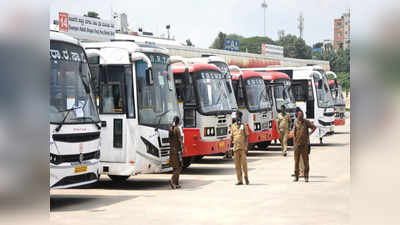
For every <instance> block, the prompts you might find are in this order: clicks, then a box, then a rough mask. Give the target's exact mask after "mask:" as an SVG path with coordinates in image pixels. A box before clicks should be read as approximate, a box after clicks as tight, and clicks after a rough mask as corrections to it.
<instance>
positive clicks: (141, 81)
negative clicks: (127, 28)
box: [84, 40, 180, 181]
mask: <svg viewBox="0 0 400 225" xmlns="http://www.w3.org/2000/svg"><path fill="white" fill-rule="evenodd" d="M84 46H85V48H86V52H87V54H88V56H89V64H90V68H91V70H92V74H93V77H94V79H93V80H92V82H93V86H94V87H95V88H96V91H95V93H96V97H97V104H98V107H99V111H100V118H101V120H102V126H103V132H102V140H103V141H102V152H101V160H100V161H101V163H100V164H101V167H100V172H101V174H106V175H108V176H109V177H110V178H111V179H112V180H115V181H123V180H126V179H127V178H128V177H129V176H131V175H135V174H138V173H160V172H166V171H170V170H171V167H170V166H169V165H168V164H167V160H168V159H169V152H170V145H169V143H168V127H169V125H170V124H171V123H172V119H173V117H175V116H179V117H180V114H179V108H178V102H177V98H176V90H175V84H174V79H173V75H172V69H171V63H172V62H171V60H170V57H169V55H168V50H166V49H164V48H160V47H157V46H156V45H151V44H144V43H135V42H133V41H122V40H121V41H112V42H102V43H100V42H98V43H85V44H84Z"/></svg>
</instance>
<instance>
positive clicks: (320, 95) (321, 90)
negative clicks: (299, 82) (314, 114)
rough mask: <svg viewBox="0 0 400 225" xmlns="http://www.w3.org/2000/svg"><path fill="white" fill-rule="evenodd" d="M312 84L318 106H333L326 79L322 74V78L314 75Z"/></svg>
mask: <svg viewBox="0 0 400 225" xmlns="http://www.w3.org/2000/svg"><path fill="white" fill-rule="evenodd" d="M314 86H315V90H316V92H317V99H318V107H320V108H330V107H333V99H332V95H331V92H330V88H329V84H328V80H327V79H326V76H325V75H324V74H323V75H322V79H321V78H320V77H319V76H314Z"/></svg>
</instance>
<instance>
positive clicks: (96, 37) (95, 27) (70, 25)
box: [58, 12, 115, 41]
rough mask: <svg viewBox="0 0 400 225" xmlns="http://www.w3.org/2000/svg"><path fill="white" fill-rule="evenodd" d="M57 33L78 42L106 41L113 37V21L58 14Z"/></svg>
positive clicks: (63, 13)
mask: <svg viewBox="0 0 400 225" xmlns="http://www.w3.org/2000/svg"><path fill="white" fill-rule="evenodd" d="M58 19H59V22H58V27H59V31H60V32H63V33H66V34H68V35H70V36H73V37H75V38H77V39H80V40H89V41H107V40H110V39H113V38H114V37H115V25H114V22H113V21H108V20H101V19H97V18H92V17H85V16H77V15H73V14H68V13H65V12H60V13H59V14H58Z"/></svg>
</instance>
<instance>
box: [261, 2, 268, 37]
mask: <svg viewBox="0 0 400 225" xmlns="http://www.w3.org/2000/svg"><path fill="white" fill-rule="evenodd" d="M261 8H263V9H264V36H265V37H266V36H267V33H266V31H265V15H266V13H267V8H268V5H267V3H266V2H265V0H264V2H263V3H262V4H261Z"/></svg>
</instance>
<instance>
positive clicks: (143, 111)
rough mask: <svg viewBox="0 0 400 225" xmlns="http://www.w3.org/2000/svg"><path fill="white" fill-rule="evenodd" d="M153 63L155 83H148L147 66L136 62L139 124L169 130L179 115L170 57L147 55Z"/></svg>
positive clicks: (156, 54) (154, 54)
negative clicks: (173, 120)
mask: <svg viewBox="0 0 400 225" xmlns="http://www.w3.org/2000/svg"><path fill="white" fill-rule="evenodd" d="M145 54H146V55H147V56H148V57H149V58H150V60H151V63H152V68H151V70H152V75H153V76H152V77H153V83H152V84H149V83H148V82H147V81H146V75H145V74H146V69H147V64H146V63H145V62H143V61H138V62H136V69H137V86H138V96H137V99H138V109H139V123H141V124H144V125H148V126H154V127H161V128H166V129H167V128H168V125H169V124H171V123H172V119H173V118H174V117H175V116H180V115H179V107H178V100H177V98H176V90H175V83H174V79H173V74H172V68H171V65H170V64H169V63H168V61H169V60H168V59H169V56H167V55H164V54H159V53H145Z"/></svg>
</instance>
